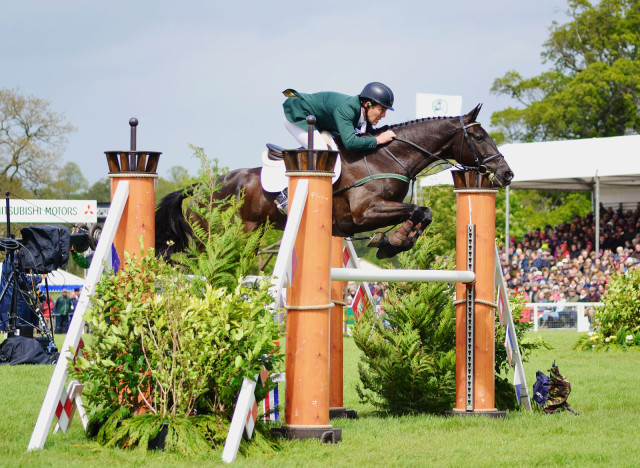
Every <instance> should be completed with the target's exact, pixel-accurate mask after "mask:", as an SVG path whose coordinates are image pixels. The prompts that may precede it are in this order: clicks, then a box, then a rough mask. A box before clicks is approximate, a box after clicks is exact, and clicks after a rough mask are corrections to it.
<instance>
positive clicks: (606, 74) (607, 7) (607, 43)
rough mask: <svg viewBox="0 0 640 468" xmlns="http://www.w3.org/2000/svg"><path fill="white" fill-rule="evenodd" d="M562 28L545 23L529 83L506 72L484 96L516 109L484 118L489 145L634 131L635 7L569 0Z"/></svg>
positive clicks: (639, 78)
mask: <svg viewBox="0 0 640 468" xmlns="http://www.w3.org/2000/svg"><path fill="white" fill-rule="evenodd" d="M567 15H568V17H569V19H570V21H569V22H568V23H566V24H558V23H557V22H555V21H554V22H553V24H552V25H551V27H550V37H549V39H548V40H547V41H546V42H545V43H544V52H543V53H542V58H543V60H544V61H545V62H547V63H550V64H551V65H552V67H551V69H550V70H549V71H546V72H544V73H542V74H540V75H538V76H534V77H532V78H523V77H522V76H521V75H520V74H519V73H518V72H516V71H510V72H508V73H507V74H505V75H504V76H503V77H502V78H498V79H496V80H495V81H494V83H493V86H492V88H491V91H492V92H493V93H495V94H500V95H505V96H509V97H511V98H512V99H514V100H516V101H517V102H518V103H519V104H520V106H521V107H520V108H516V107H509V108H507V109H504V110H502V111H499V112H495V113H494V114H493V115H492V116H491V124H492V126H493V127H494V128H496V129H497V132H495V133H494V134H493V136H494V137H495V139H496V141H497V142H499V143H502V142H526V141H544V140H549V139H571V138H593V137H605V136H616V135H624V134H628V133H637V132H638V130H639V129H640V114H639V113H638V107H639V106H640V61H638V46H640V5H639V4H638V1H637V0H601V1H598V2H591V1H588V0H569V1H568V11H567Z"/></svg>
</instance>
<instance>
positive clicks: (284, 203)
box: [274, 187, 289, 215]
mask: <svg viewBox="0 0 640 468" xmlns="http://www.w3.org/2000/svg"><path fill="white" fill-rule="evenodd" d="M274 202H275V204H276V208H278V211H279V212H280V213H282V214H283V215H286V214H287V207H288V205H289V187H285V188H284V190H283V191H282V192H280V193H279V194H278V196H277V197H276V199H275V200H274Z"/></svg>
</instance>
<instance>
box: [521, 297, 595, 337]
mask: <svg viewBox="0 0 640 468" xmlns="http://www.w3.org/2000/svg"><path fill="white" fill-rule="evenodd" d="M603 305H604V304H603V303H602V302H564V303H557V302H528V303H526V304H525V308H524V309H523V311H522V317H523V319H524V320H526V321H531V322H533V331H539V330H575V331H578V332H588V331H589V330H590V329H591V327H592V326H593V314H594V313H595V311H596V310H598V308H600V307H602V306H603ZM527 319H528V320H527Z"/></svg>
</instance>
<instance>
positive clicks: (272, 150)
mask: <svg viewBox="0 0 640 468" xmlns="http://www.w3.org/2000/svg"><path fill="white" fill-rule="evenodd" d="M282 150H284V148H283V147H282V146H278V145H274V144H273V143H267V158H269V160H270V161H283V160H284V156H283V154H282Z"/></svg>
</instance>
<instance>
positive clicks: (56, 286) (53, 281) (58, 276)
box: [0, 262, 84, 292]
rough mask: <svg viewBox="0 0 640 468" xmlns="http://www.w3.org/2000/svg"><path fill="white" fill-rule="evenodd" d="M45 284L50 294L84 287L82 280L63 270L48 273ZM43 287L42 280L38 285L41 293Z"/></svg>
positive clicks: (0, 264) (0, 268)
mask: <svg viewBox="0 0 640 468" xmlns="http://www.w3.org/2000/svg"><path fill="white" fill-rule="evenodd" d="M0 270H2V262H0ZM47 282H48V283H49V291H52V292H59V291H62V290H63V289H66V290H67V291H72V290H74V289H75V288H78V289H82V286H83V285H84V279H82V278H80V277H79V276H76V275H74V274H71V273H69V272H68V271H64V270H55V271H52V272H51V273H49V274H48V275H47ZM36 286H38V285H36ZM44 286H45V285H44V279H43V280H42V282H41V283H40V285H39V287H40V290H41V291H44V289H45V287H44Z"/></svg>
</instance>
